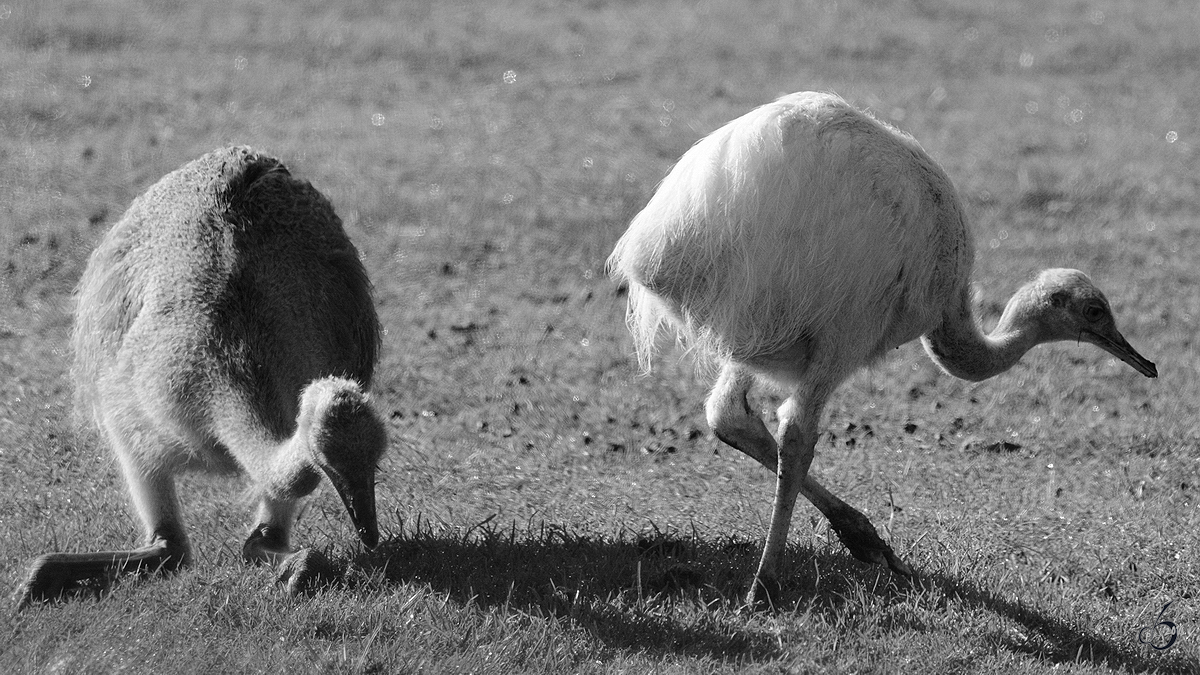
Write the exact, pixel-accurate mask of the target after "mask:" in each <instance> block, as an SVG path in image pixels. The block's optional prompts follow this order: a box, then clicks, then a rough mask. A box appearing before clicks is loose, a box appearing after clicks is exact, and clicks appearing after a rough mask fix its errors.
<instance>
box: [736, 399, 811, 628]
mask: <svg viewBox="0 0 1200 675" xmlns="http://www.w3.org/2000/svg"><path fill="white" fill-rule="evenodd" d="M823 405H824V397H821V396H815V395H812V394H811V393H808V395H804V396H801V395H799V394H796V395H793V396H791V397H789V398H788V399H787V400H786V401H784V403H783V405H782V406H780V407H779V438H778V444H779V451H778V455H779V459H778V464H777V469H776V471H775V476H776V483H775V502H774V504H773V505H772V508H771V524H770V526H769V527H768V528H767V540H766V543H765V544H763V553H762V559H761V560H760V561H759V564H758V571H757V572H755V573H754V581H753V582H751V586H750V592H749V593H748V594H747V595H746V604H747V605H750V606H752V607H753V606H757V605H759V604H764V603H766V604H773V603H774V602H775V600H776V598H777V597H778V594H779V564H780V562H781V561H782V560H783V552H784V548H785V547H786V545H787V534H788V530H789V529H790V528H791V524H792V512H793V511H794V510H795V508H796V496H797V495H799V494H800V490H801V488H802V487H803V486H804V479H805V477H806V476H807V475H808V468H809V466H810V465H811V464H812V459H813V452H814V447H815V446H816V443H817V423H818V421H819V420H820V416H821V408H822V406H823Z"/></svg>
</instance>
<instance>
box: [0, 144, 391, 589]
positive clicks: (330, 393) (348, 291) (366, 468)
mask: <svg viewBox="0 0 1200 675" xmlns="http://www.w3.org/2000/svg"><path fill="white" fill-rule="evenodd" d="M77 303H78V304H77V308H76V315H75V330H74V336H73V343H74V344H73V346H74V350H75V365H74V369H73V375H74V378H75V382H76V392H77V405H78V408H79V411H80V412H81V413H82V414H84V415H87V416H90V418H91V419H92V420H93V421H94V422H95V425H96V427H97V428H98V429H99V431H100V433H101V434H102V436H103V437H104V438H105V439H106V440H107V441H108V444H109V446H110V447H111V448H112V451H113V452H114V453H115V455H116V457H117V459H118V460H119V462H120V465H121V469H122V471H123V473H124V475H125V480H126V482H127V484H128V486H129V492H130V496H131V497H132V500H133V504H134V506H135V507H136V509H137V513H138V515H139V516H140V517H141V519H142V523H143V525H144V526H145V542H146V543H145V545H144V546H142V547H140V548H135V549H131V550H119V551H105V552H99V553H49V554H46V555H43V556H41V557H39V558H37V559H36V560H35V561H34V562H33V564H32V565H31V569H30V572H29V576H28V579H27V580H26V582H25V583H24V585H23V586H22V587H21V588H20V589H18V594H17V595H18V607H23V606H25V605H28V604H29V603H30V602H32V601H34V600H38V599H46V598H53V597H56V596H58V595H59V594H60V593H61V591H62V590H63V588H64V587H65V586H68V585H70V584H72V583H73V582H80V581H85V580H103V579H107V578H111V577H114V576H116V575H119V574H123V573H128V572H134V571H148V572H158V571H172V570H176V569H178V568H180V567H183V566H185V565H188V564H189V562H190V561H191V550H190V546H189V543H188V536H187V532H186V529H185V527H184V523H183V519H182V516H181V514H180V506H179V501H178V498H177V496H176V490H175V477H176V475H177V474H179V473H180V472H181V471H184V470H185V469H201V470H219V471H228V470H242V471H244V472H245V473H246V474H248V475H249V477H250V479H251V480H252V481H253V482H254V485H255V487H256V490H257V491H258V497H259V505H258V514H257V524H256V525H255V526H254V528H253V530H252V531H251V533H250V536H249V538H248V539H247V540H246V543H245V545H244V547H243V549H242V551H243V556H244V557H245V559H246V560H247V561H250V562H254V563H268V564H272V565H277V566H278V567H279V570H280V574H281V578H282V579H285V580H287V581H288V584H289V587H290V588H291V589H292V590H293V592H295V591H297V590H299V589H301V588H304V587H306V586H307V585H308V584H311V583H312V582H314V581H315V580H317V579H318V578H319V577H320V576H322V575H323V574H325V573H327V572H328V562H327V561H324V559H323V557H322V556H320V555H319V554H317V553H315V552H314V551H312V550H302V551H299V552H295V551H294V550H293V549H292V547H291V545H290V541H289V538H290V533H291V530H292V525H293V523H294V521H295V519H296V516H297V511H298V506H299V500H300V499H301V498H302V497H304V496H306V495H309V494H310V493H312V492H313V490H314V489H316V487H317V486H318V485H319V484H320V482H321V477H322V476H325V477H327V478H328V479H329V481H330V482H331V483H332V484H333V487H334V488H335V489H336V490H337V493H338V495H339V496H340V497H341V499H342V501H343V503H344V504H345V507H346V510H347V511H348V512H349V514H350V519H351V521H352V522H353V524H354V527H355V529H356V530H357V532H358V536H359V538H360V539H361V540H362V542H363V543H364V544H365V545H367V546H368V547H374V546H375V545H376V544H377V543H378V540H379V530H378V525H377V522H376V513H375V470H376V465H377V464H378V461H379V459H380V457H381V456H382V454H383V452H384V450H385V448H386V445H387V437H386V433H385V430H384V426H383V423H382V422H381V421H380V419H379V418H378V416H377V415H376V413H375V412H374V411H373V410H372V408H371V406H370V404H369V402H368V399H367V394H366V390H367V388H368V387H369V386H370V383H371V375H372V372H373V370H374V368H375V362H376V359H377V356H378V352H379V344H380V326H379V320H378V317H377V316H376V314H375V307H374V304H373V301H372V297H371V286H370V282H369V281H368V279H367V275H366V271H365V270H364V269H363V266H362V264H361V262H360V261H359V258H358V252H357V251H356V250H355V248H354V246H353V245H352V244H351V243H350V240H349V239H348V238H347V237H346V233H345V232H344V231H343V229H342V223H341V220H340V219H338V217H337V215H336V214H335V213H334V211H333V207H332V205H331V204H330V203H329V201H328V200H327V199H326V198H325V197H324V196H322V195H321V193H320V192H318V191H317V190H316V189H315V188H313V187H312V186H311V185H310V184H309V183H308V182H306V181H302V180H298V179H296V178H295V177H293V176H292V175H291V174H290V173H289V172H288V170H287V168H285V167H284V165H283V164H282V163H281V162H280V161H279V160H277V159H274V158H272V157H269V156H266V155H263V154H259V153H257V152H254V151H253V150H250V149H249V148H244V147H233V148H226V149H223V150H217V151H215V152H212V153H209V154H207V155H205V156H203V157H201V158H199V159H197V160H195V161H193V162H190V163H188V164H186V165H185V166H183V167H181V168H180V169H178V170H176V171H174V172H172V173H170V174H168V175H167V176H165V177H164V178H162V179H161V180H159V181H158V182H157V183H155V184H154V185H153V186H151V187H150V188H149V189H148V190H147V191H146V192H145V193H144V194H142V195H141V196H139V197H138V198H137V199H136V200H135V201H134V202H133V204H132V205H131V206H130V207H129V210H128V211H127V212H126V213H125V215H124V216H123V217H122V218H121V220H120V222H118V223H117V224H116V225H115V226H113V228H112V229H111V230H110V231H109V232H108V233H107V235H106V236H105V237H104V239H103V240H102V241H101V242H100V245H99V247H98V248H97V249H96V250H95V252H94V253H93V254H92V256H91V259H90V260H89V261H88V266H87V269H86V270H85V271H84V273H83V278H82V279H81V280H80V282H79V288H78V297H77Z"/></svg>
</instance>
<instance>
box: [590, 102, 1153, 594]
mask: <svg viewBox="0 0 1200 675" xmlns="http://www.w3.org/2000/svg"><path fill="white" fill-rule="evenodd" d="M973 256H974V246H973V243H972V240H971V234H970V231H969V230H968V228H967V223H966V219H965V217H964V214H963V211H962V207H961V205H960V201H959V199H958V195H957V193H956V192H955V189H954V186H953V185H952V184H951V182H950V179H949V178H948V177H947V176H946V174H945V173H944V172H943V171H942V169H941V168H940V167H939V166H938V165H937V164H936V163H935V162H934V161H933V160H932V159H931V158H930V157H929V156H928V155H927V154H926V153H925V152H924V151H923V150H922V149H921V147H920V146H919V145H918V144H917V142H916V141H915V140H913V139H912V138H911V137H909V136H908V135H906V134H904V133H902V132H900V131H898V130H896V129H894V128H892V127H890V126H888V125H886V124H884V123H882V122H879V121H877V120H875V119H874V118H872V117H871V116H870V115H867V114H865V113H862V112H859V111H857V110H855V109H854V108H852V107H851V106H850V105H848V104H847V103H846V102H845V101H843V100H842V99H841V98H838V97H837V96H834V95H831V94H821V93H813V92H805V93H799V94H793V95H791V96H785V97H783V98H781V99H779V100H777V101H775V102H774V103H769V104H767V105H764V106H762V107H760V108H758V109H756V110H753V111H751V112H749V113H747V114H746V115H743V116H742V117H739V118H738V119H735V120H733V121H732V122H730V123H729V124H726V125H725V126H723V127H721V128H720V129H718V130H716V131H714V132H713V133H712V134H710V135H709V136H707V137H706V138H704V139H703V140H701V141H699V142H698V143H697V144H696V145H695V146H693V147H692V148H691V149H690V150H688V152H687V153H685V154H684V156H683V157H682V158H681V159H680V160H679V162H678V164H676V166H675V167H674V168H673V169H672V170H671V172H670V173H669V174H668V175H667V177H666V178H665V179H664V180H663V182H662V184H661V185H660V186H659V188H658V190H657V192H656V193H655V195H654V197H653V198H651V200H650V202H649V203H648V204H647V205H646V207H645V209H643V210H642V211H641V213H639V214H638V215H637V217H636V218H634V220H633V222H632V223H631V224H630V226H629V230H628V231H627V232H626V233H625V234H624V235H623V236H622V237H621V239H620V241H618V242H617V245H616V248H615V249H614V251H613V253H612V256H611V257H610V258H609V269H610V271H611V273H612V274H613V276H614V277H615V279H616V280H618V281H620V282H624V283H627V284H628V288H629V311H628V317H627V318H628V323H629V328H630V330H631V332H632V333H633V335H634V340H635V343H636V347H637V351H638V355H639V358H640V359H641V361H642V363H643V365H644V366H645V367H647V368H648V367H649V363H650V358H651V356H652V355H653V352H654V348H655V344H656V341H657V337H658V335H659V334H660V333H661V332H663V331H664V330H668V329H673V330H674V331H675V333H676V335H677V336H678V337H679V339H680V340H681V341H682V342H683V343H685V344H686V345H687V346H689V347H691V348H693V349H694V350H695V351H696V352H698V354H699V355H700V356H701V357H702V359H703V360H706V361H708V362H710V363H712V364H714V365H716V366H717V367H718V368H719V370H720V376H719V377H718V379H717V383H716V385H715V386H714V387H713V390H712V392H711V394H710V395H709V398H708V401H707V404H706V412H707V418H708V422H709V426H710V427H711V428H712V429H713V431H714V433H715V434H716V435H717V437H718V438H720V439H721V440H722V441H724V442H726V443H728V444H729V445H731V446H733V447H735V448H737V449H738V450H741V451H742V452H744V453H746V454H747V455H749V456H751V457H753V458H754V459H756V460H758V461H759V462H760V463H762V464H763V465H764V466H766V467H768V468H769V469H771V470H773V471H776V472H777V478H778V482H777V484H776V492H775V502H774V507H773V513H772V516H771V525H770V528H769V530H768V533H767V540H766V545H765V546H764V548H763V556H762V559H761V561H760V564H759V568H758V572H757V573H756V574H755V582H754V585H753V586H752V589H751V592H750V599H751V601H754V600H755V598H756V596H757V594H759V593H762V592H766V593H767V594H768V595H769V594H770V593H771V592H772V589H773V588H774V587H775V586H777V585H778V582H777V568H778V565H779V560H780V557H781V555H782V552H783V546H784V542H785V540H786V536H787V530H788V528H789V524H790V521H791V517H792V510H793V508H794V504H795V501H796V497H797V495H800V494H803V495H804V496H805V497H806V498H808V499H809V500H810V501H812V502H813V504H815V505H816V506H817V508H818V509H820V510H821V512H822V513H824V514H825V516H826V517H827V518H829V521H830V523H831V525H832V526H833V528H834V530H835V531H836V532H837V533H838V535H839V536H840V537H841V539H842V541H843V542H844V543H845V544H846V545H847V547H848V548H849V549H850V551H851V552H852V553H853V554H854V555H855V556H856V557H858V558H860V559H862V560H868V561H871V562H878V563H886V564H887V565H889V566H890V567H891V568H892V569H894V570H897V571H899V572H902V573H908V572H909V571H910V570H909V569H908V567H907V565H905V564H904V563H903V562H902V561H900V560H899V558H897V557H896V556H895V554H894V553H893V552H892V550H891V548H890V547H889V546H888V545H887V544H886V543H884V542H883V541H882V540H881V539H880V538H879V536H878V533H877V532H876V531H875V528H874V526H872V525H871V523H870V521H869V520H868V519H867V518H866V516H864V515H862V514H861V513H859V512H858V511H856V510H855V509H854V508H852V507H850V506H849V505H848V504H846V503H845V502H843V501H842V500H840V499H838V498H837V497H836V496H834V495H833V494H832V493H830V492H829V491H828V490H826V489H825V488H824V487H822V486H821V485H820V484H819V483H817V482H816V481H815V480H814V479H813V478H812V476H811V475H809V473H808V468H809V465H810V463H811V462H812V458H813V452H814V446H815V444H816V439H817V434H818V423H819V421H820V417H821V412H822V410H823V408H824V405H825V401H826V400H827V399H828V398H829V396H830V395H831V394H832V393H833V391H834V390H835V389H836V387H837V386H838V385H839V384H841V383H842V382H843V381H844V380H845V379H846V378H847V377H848V376H849V375H850V374H852V373H853V372H854V371H856V370H858V369H859V368H862V367H863V366H866V365H868V364H870V363H871V362H872V361H873V360H875V359H877V358H879V357H880V356H882V355H883V354H885V353H886V352H887V351H888V350H890V349H892V348H894V347H897V346H899V345H901V344H904V343H905V342H908V341H910V340H913V339H915V338H917V337H918V336H920V337H921V338H922V340H923V341H924V343H925V347H926V350H927V351H928V352H929V354H930V356H931V357H932V358H933V359H934V360H935V361H936V362H937V363H938V364H939V365H940V366H941V367H942V368H943V369H945V370H946V371H947V372H949V373H951V374H953V375H955V376H958V377H962V378H967V379H972V380H981V379H985V378H988V377H991V376H993V375H996V374H998V373H1000V372H1003V371H1004V370H1006V369H1008V368H1010V367H1011V366H1012V365H1013V364H1015V363H1016V362H1017V361H1018V360H1019V359H1020V358H1021V356H1022V355H1023V354H1024V353H1025V352H1027V351H1028V350H1029V349H1030V348H1032V347H1033V346H1035V345H1037V344H1040V343H1043V342H1051V341H1054V340H1081V341H1085V342H1090V343H1092V344H1095V345H1097V346H1099V347H1100V348H1102V349H1104V350H1106V351H1108V352H1109V353H1111V354H1113V355H1114V356H1117V357H1118V358H1120V359H1121V360H1123V361H1125V362H1126V363H1128V364H1130V365H1131V366H1133V367H1134V368H1135V369H1136V370H1138V372H1141V373H1142V374H1144V375H1146V376H1148V377H1155V376H1156V375H1157V370H1156V369H1155V366H1154V364H1153V363H1151V362H1150V361H1148V360H1146V359H1145V358H1144V357H1142V356H1141V355H1140V354H1138V353H1137V352H1136V351H1135V350H1134V349H1133V347H1131V346H1130V345H1129V343H1128V342H1126V341H1125V339H1124V337H1122V336H1121V334H1120V332H1119V331H1118V330H1117V329H1116V324H1115V322H1114V320H1113V318H1112V314H1111V311H1110V307H1109V305H1108V301H1107V300H1106V299H1105V297H1104V294H1103V293H1101V292H1100V291H1099V290H1098V289H1097V288H1096V287H1095V286H1094V285H1093V284H1092V283H1091V281H1090V280H1089V279H1088V277H1087V276H1086V275H1084V274H1083V273H1082V272H1079V271H1077V270H1065V269H1050V270H1044V271H1043V272H1041V273H1040V274H1039V275H1038V276H1037V278H1035V279H1034V280H1033V281H1032V282H1030V283H1028V284H1026V285H1024V286H1022V287H1021V288H1020V289H1019V290H1018V291H1017V293H1016V294H1015V295H1013V297H1012V298H1011V299H1010V301H1009V303H1008V304H1007V306H1006V307H1005V311H1004V313H1003V315H1002V316H1001V317H1000V321H999V322H998V324H997V326H996V328H995V329H994V330H993V331H992V332H991V333H989V334H985V333H984V332H983V330H982V329H981V328H980V325H979V322H978V320H977V318H976V317H975V315H974V313H973V312H972V309H971V293H970V281H971V266H972V261H973ZM759 380H765V381H767V382H769V383H771V384H773V385H775V386H776V387H778V388H780V389H781V390H783V391H784V392H785V393H786V394H787V398H786V400H785V401H784V403H783V405H782V406H781V407H780V409H779V412H778V417H779V431H778V433H777V434H776V436H774V437H773V436H772V435H771V434H770V432H768V431H767V429H766V427H765V425H764V424H763V421H762V419H761V418H759V417H758V416H756V415H754V414H753V412H752V410H751V409H750V406H749V405H748V403H747V401H746V395H747V392H748V391H749V389H750V387H751V386H752V385H753V384H754V382H756V381H759Z"/></svg>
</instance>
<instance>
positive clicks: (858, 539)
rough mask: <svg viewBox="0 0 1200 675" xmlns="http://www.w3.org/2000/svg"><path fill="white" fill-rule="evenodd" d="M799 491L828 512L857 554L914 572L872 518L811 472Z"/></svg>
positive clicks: (840, 536) (907, 573)
mask: <svg viewBox="0 0 1200 675" xmlns="http://www.w3.org/2000/svg"><path fill="white" fill-rule="evenodd" d="M800 494H802V495H804V497H805V499H807V500H808V501H810V502H812V504H813V505H814V506H816V507H817V508H818V509H819V510H820V511H821V513H823V514H825V517H826V518H828V519H829V525H830V526H831V527H832V528H833V531H834V532H836V533H837V536H838V539H841V540H842V544H844V545H845V546H846V548H847V549H848V550H849V551H850V554H851V555H853V556H854V557H855V558H858V559H859V560H861V561H863V562H868V563H875V564H876V565H887V566H888V567H889V568H890V569H891V570H892V571H893V572H898V573H900V574H903V575H905V576H912V573H913V571H912V568H911V567H909V566H908V565H907V564H905V562H904V561H903V560H901V559H900V558H899V557H898V556H897V555H896V554H895V552H893V551H892V547H891V546H888V545H887V542H885V541H884V540H883V538H881V537H880V536H879V531H878V530H876V529H875V526H874V525H872V524H871V521H870V519H868V518H867V517H866V516H865V515H863V514H862V513H861V512H860V511H858V510H857V509H855V508H854V507H853V506H850V505H849V504H847V503H846V502H844V501H842V500H841V499H838V497H837V496H836V495H834V494H833V493H832V492H830V491H829V490H826V489H825V488H824V487H823V486H822V485H821V484H820V483H818V482H817V481H816V479H814V478H813V477H812V476H806V477H805V481H804V486H803V487H802V488H801V489H800Z"/></svg>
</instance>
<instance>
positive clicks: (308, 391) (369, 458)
mask: <svg viewBox="0 0 1200 675" xmlns="http://www.w3.org/2000/svg"><path fill="white" fill-rule="evenodd" d="M299 426H300V429H301V430H302V432H303V433H304V434H305V435H306V436H307V438H306V439H305V440H307V444H306V445H307V446H308V448H309V451H310V453H311V459H312V462H313V464H314V465H316V466H317V467H318V468H320V469H321V471H322V472H323V473H324V474H325V475H326V477H328V478H329V482H330V483H332V484H333V487H334V489H335V490H337V493H338V496H339V497H341V498H342V503H343V504H345V506H346V511H347V513H349V514H350V521H351V522H352V523H353V524H354V529H355V531H356V532H357V533H358V537H359V539H361V540H362V542H363V544H365V545H366V546H367V547H368V548H374V547H375V545H376V544H378V543H379V523H378V518H377V516H376V513H375V468H376V467H377V466H378V464H379V458H380V457H382V456H383V452H384V450H386V449H387V433H386V431H385V430H384V426H383V422H382V421H380V419H379V417H378V416H377V415H376V414H375V411H374V410H373V409H372V408H371V405H370V403H369V402H368V401H367V395H366V394H365V393H364V392H363V391H362V388H361V387H360V386H359V384H358V383H357V382H355V381H353V380H348V379H344V378H340V377H326V378H322V379H320V380H316V381H314V382H312V383H311V384H309V385H308V386H307V387H305V389H304V393H303V394H302V395H301V397H300V424H299Z"/></svg>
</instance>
